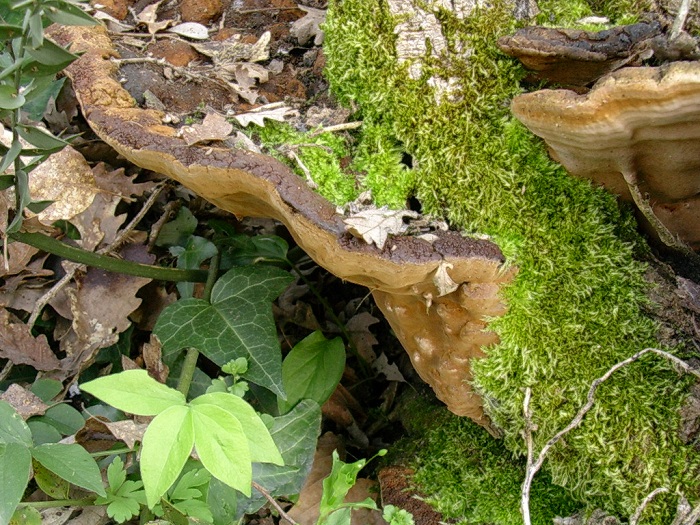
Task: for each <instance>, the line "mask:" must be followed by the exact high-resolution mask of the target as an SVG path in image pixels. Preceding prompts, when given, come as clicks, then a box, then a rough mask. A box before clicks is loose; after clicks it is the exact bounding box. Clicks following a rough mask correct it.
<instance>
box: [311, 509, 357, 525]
mask: <svg viewBox="0 0 700 525" xmlns="http://www.w3.org/2000/svg"><path fill="white" fill-rule="evenodd" d="M351 522H352V508H350V507H343V508H342V509H338V510H336V511H334V512H332V513H331V514H329V515H327V516H324V517H322V518H319V520H318V522H317V523H318V524H319V525H320V524H323V525H350V523H351Z"/></svg>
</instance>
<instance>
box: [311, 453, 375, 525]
mask: <svg viewBox="0 0 700 525" xmlns="http://www.w3.org/2000/svg"><path fill="white" fill-rule="evenodd" d="M366 464H367V460H366V459H360V460H358V461H355V462H354V463H345V462H344V461H341V460H340V457H339V456H338V451H337V450H334V451H333V467H332V468H331V473H330V474H329V475H328V477H327V478H326V479H324V480H323V495H322V496H321V504H320V507H319V509H320V512H321V516H324V515H327V514H330V513H331V512H333V510H334V509H337V508H339V507H340V506H341V505H342V504H343V500H344V499H345V496H347V494H348V491H349V490H350V489H351V488H352V487H353V485H355V482H356V481H357V474H359V472H360V470H362V468H363V467H364V466H365V465H366Z"/></svg>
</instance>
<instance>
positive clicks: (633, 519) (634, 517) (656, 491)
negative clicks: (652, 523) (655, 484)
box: [629, 487, 668, 525]
mask: <svg viewBox="0 0 700 525" xmlns="http://www.w3.org/2000/svg"><path fill="white" fill-rule="evenodd" d="M662 492H668V489H667V488H666V487H659V488H658V489H654V490H653V491H651V492H650V493H649V494H647V497H646V498H644V499H643V500H642V503H641V504H640V505H639V507H637V510H635V511H634V514H632V517H631V518H630V523H629V525H637V523H638V522H639V518H641V517H642V512H644V509H646V508H647V505H649V502H650V501H651V500H652V499H654V497H656V495H657V494H661V493H662Z"/></svg>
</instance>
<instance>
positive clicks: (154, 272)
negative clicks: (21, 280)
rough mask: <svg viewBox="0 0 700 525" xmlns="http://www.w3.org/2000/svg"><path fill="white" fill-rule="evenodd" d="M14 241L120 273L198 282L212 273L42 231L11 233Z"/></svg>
mask: <svg viewBox="0 0 700 525" xmlns="http://www.w3.org/2000/svg"><path fill="white" fill-rule="evenodd" d="M9 237H10V238H11V239H13V240H15V241H19V242H22V243H24V244H28V245H30V246H34V247H35V248H39V249H40V250H43V251H45V252H48V253H52V254H53V255H58V256H59V257H63V258H64V259H68V260H71V261H73V262H77V263H81V264H85V265H87V266H94V267H95V268H100V269H102V270H107V271H110V272H118V273H123V274H126V275H135V276H137V277H146V278H148V279H155V280H159V281H176V282H179V281H189V282H195V283H201V282H205V281H206V280H207V278H208V276H209V272H207V271H206V270H181V269H179V268H164V267H162V266H152V265H150V264H141V263H136V262H133V261H125V260H123V259H117V258H115V257H109V256H107V255H100V254H97V253H95V252H89V251H87V250H83V249H82V248H76V247H74V246H69V245H68V244H66V243H64V242H61V241H59V240H58V239H54V238H53V237H49V236H48V235H44V234H42V233H28V232H15V233H11V234H9Z"/></svg>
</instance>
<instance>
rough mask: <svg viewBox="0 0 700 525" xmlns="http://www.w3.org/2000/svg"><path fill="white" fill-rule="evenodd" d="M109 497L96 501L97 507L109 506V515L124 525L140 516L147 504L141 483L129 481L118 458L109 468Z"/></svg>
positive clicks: (122, 463)
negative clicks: (142, 506) (143, 506)
mask: <svg viewBox="0 0 700 525" xmlns="http://www.w3.org/2000/svg"><path fill="white" fill-rule="evenodd" d="M107 481H108V483H109V487H108V488H107V495H106V496H104V497H98V498H97V499H95V504H96V505H107V515H108V516H109V517H110V518H114V519H115V520H116V521H117V522H119V523H123V522H125V521H127V520H130V519H131V518H132V517H134V516H136V515H138V513H139V511H140V507H141V505H145V504H146V497H145V493H144V491H143V490H141V489H142V487H143V483H142V482H141V481H131V480H129V481H127V479H126V471H125V470H124V462H123V461H122V459H121V458H120V457H119V456H117V457H115V458H114V461H112V463H110V465H109V467H107Z"/></svg>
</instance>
